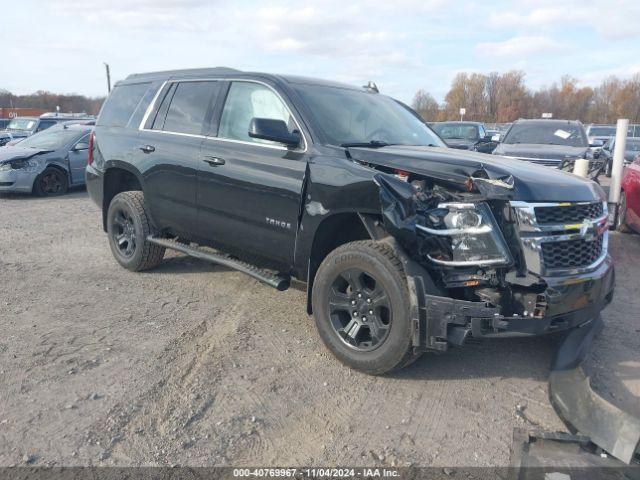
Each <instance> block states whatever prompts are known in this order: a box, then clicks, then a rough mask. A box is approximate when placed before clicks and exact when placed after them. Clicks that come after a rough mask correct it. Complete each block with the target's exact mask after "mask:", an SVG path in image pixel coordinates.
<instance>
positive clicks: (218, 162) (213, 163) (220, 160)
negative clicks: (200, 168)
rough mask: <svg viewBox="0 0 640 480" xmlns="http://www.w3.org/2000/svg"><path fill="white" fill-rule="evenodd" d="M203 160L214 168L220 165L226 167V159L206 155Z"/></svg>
mask: <svg viewBox="0 0 640 480" xmlns="http://www.w3.org/2000/svg"><path fill="white" fill-rule="evenodd" d="M203 160H204V161H205V162H207V163H208V164H209V165H211V166H212V167H217V166H219V165H224V163H225V161H224V158H220V157H210V156H208V155H206V156H205V157H204V158H203Z"/></svg>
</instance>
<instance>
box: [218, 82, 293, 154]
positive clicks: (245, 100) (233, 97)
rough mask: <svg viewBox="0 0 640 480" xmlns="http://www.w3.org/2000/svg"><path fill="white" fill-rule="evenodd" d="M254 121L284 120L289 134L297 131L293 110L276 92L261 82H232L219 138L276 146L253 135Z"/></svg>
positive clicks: (223, 112) (219, 130) (221, 120)
mask: <svg viewBox="0 0 640 480" xmlns="http://www.w3.org/2000/svg"><path fill="white" fill-rule="evenodd" d="M252 118H270V119H274V120H283V121H284V122H285V123H286V124H287V125H288V126H289V131H292V130H293V129H294V128H295V123H294V121H293V118H292V117H291V114H290V113H289V110H288V109H287V107H286V105H285V104H284V103H282V100H280V98H279V97H278V95H276V94H275V93H274V92H273V90H271V89H270V88H268V87H266V86H264V85H261V84H259V83H251V82H234V83H232V84H231V88H230V89H229V93H228V95H227V100H226V102H225V104H224V109H223V110H222V117H221V118H220V127H219V128H218V136H219V137H222V138H230V139H233V140H242V141H245V142H254V143H269V144H273V143H274V142H270V141H268V140H261V139H259V138H251V137H250V136H249V133H248V132H249V124H250V123H251V119H252Z"/></svg>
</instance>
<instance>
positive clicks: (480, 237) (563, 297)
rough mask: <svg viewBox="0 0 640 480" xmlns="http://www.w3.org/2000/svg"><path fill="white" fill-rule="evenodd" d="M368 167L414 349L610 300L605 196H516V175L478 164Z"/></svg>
mask: <svg viewBox="0 0 640 480" xmlns="http://www.w3.org/2000/svg"><path fill="white" fill-rule="evenodd" d="M370 166H371V165H370ZM373 167H374V168H376V169H378V170H379V171H380V173H379V174H378V175H376V183H377V184H378V185H379V190H380V200H381V206H382V219H383V225H384V228H385V230H386V232H387V233H388V234H389V235H390V236H391V237H393V239H394V240H393V241H395V242H397V243H398V244H399V246H400V247H402V248H401V249H402V250H403V251H404V252H405V254H406V258H405V259H404V260H405V267H406V271H407V275H408V280H409V287H410V291H411V292H412V294H413V295H412V296H413V299H414V301H415V302H416V305H415V306H414V308H413V309H412V312H413V314H414V323H415V329H416V332H415V334H414V347H415V348H416V350H446V348H447V346H448V344H462V343H464V341H465V340H466V339H467V338H468V337H469V336H473V337H491V336H526V335H539V334H543V333H548V332H553V331H559V330H564V329H567V328H571V327H574V326H578V325H580V324H582V323H584V322H587V321H589V320H591V319H592V318H594V317H595V316H597V314H598V313H599V312H600V310H602V308H604V306H605V305H606V304H607V303H608V302H609V301H610V300H611V298H612V292H613V281H614V278H613V277H614V274H613V267H612V264H611V261H610V258H609V256H608V255H607V240H608V239H607V235H608V233H607V231H606V215H607V212H606V203H604V202H603V201H602V200H599V199H598V200H594V201H592V202H564V203H536V202H529V203H526V202H522V201H519V200H517V195H516V194H515V192H514V187H513V186H514V179H513V177H511V176H510V175H504V176H501V177H495V176H494V177H493V178H491V175H490V174H489V173H488V172H487V171H486V170H484V169H483V168H479V169H475V170H474V171H472V172H470V173H469V174H468V175H467V177H466V179H465V181H464V182H460V181H457V182H446V181H442V180H434V179H433V178H429V177H428V176H425V175H420V174H413V173H409V172H405V171H400V172H398V171H397V170H396V171H394V170H393V169H389V168H386V167H382V168H381V167H380V166H375V165H374V166H373Z"/></svg>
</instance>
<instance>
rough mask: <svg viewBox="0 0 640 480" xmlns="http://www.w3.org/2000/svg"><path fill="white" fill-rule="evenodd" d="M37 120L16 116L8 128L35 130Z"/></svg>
mask: <svg viewBox="0 0 640 480" xmlns="http://www.w3.org/2000/svg"><path fill="white" fill-rule="evenodd" d="M36 123H37V120H34V119H33V118H14V119H13V120H11V121H10V122H9V125H7V129H8V130H33V129H34V128H35V126H36Z"/></svg>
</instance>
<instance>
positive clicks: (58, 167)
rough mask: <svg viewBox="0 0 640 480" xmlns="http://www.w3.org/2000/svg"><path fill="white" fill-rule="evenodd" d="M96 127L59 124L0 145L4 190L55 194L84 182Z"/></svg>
mask: <svg viewBox="0 0 640 480" xmlns="http://www.w3.org/2000/svg"><path fill="white" fill-rule="evenodd" d="M92 128H93V127H91V126H88V125H77V124H64V125H58V126H55V127H51V128H49V129H47V130H46V131H43V132H40V133H37V134H35V135H32V136H30V137H29V138H25V139H24V140H22V141H21V142H20V143H19V144H17V145H14V146H6V147H3V148H0V192H24V193H31V192H33V193H35V194H36V195H40V196H53V195H62V194H64V193H66V191H67V190H68V188H69V187H73V186H79V185H84V169H85V167H86V165H87V155H88V149H89V144H88V141H89V133H90V132H91V130H92Z"/></svg>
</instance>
